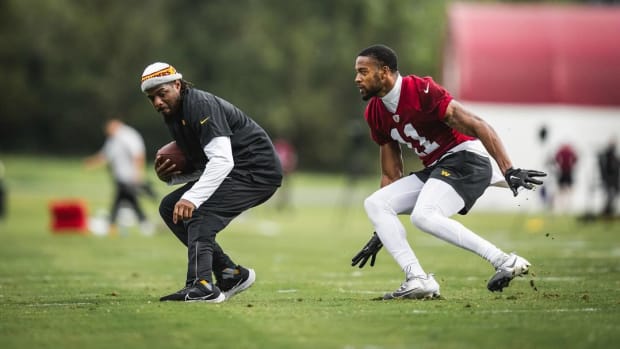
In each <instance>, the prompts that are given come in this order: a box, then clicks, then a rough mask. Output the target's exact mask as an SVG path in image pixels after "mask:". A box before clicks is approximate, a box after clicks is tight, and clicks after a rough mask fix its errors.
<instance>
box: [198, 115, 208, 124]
mask: <svg viewBox="0 0 620 349" xmlns="http://www.w3.org/2000/svg"><path fill="white" fill-rule="evenodd" d="M209 118H210V116H207V117H206V118H204V120H200V124H201V125H204V123H205V122H207V120H209Z"/></svg>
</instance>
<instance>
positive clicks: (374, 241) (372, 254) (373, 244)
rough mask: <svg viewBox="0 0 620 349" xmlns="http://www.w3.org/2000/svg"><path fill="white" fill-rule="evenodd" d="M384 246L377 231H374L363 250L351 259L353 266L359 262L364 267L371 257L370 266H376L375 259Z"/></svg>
mask: <svg viewBox="0 0 620 349" xmlns="http://www.w3.org/2000/svg"><path fill="white" fill-rule="evenodd" d="M381 247H383V243H381V239H379V237H378V236H377V233H376V232H375V233H372V237H371V238H370V240H369V241H368V242H367V243H366V245H364V248H362V250H361V251H359V252H358V253H357V254H356V255H355V257H353V258H352V259H351V266H352V267H354V266H355V265H356V264H358V263H359V267H360V268H363V267H364V265H366V262H368V259H369V258H370V266H371V267H374V266H375V259H376V258H377V252H379V250H380V249H381Z"/></svg>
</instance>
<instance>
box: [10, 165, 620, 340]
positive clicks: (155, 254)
mask: <svg viewBox="0 0 620 349" xmlns="http://www.w3.org/2000/svg"><path fill="white" fill-rule="evenodd" d="M2 160H3V162H4V164H5V166H6V169H7V178H6V185H7V187H8V190H9V212H8V216H7V218H6V219H5V220H4V221H3V222H1V223H0V347H2V348H3V349H9V348H33V347H37V348H192V347H206V348H343V349H345V348H346V349H353V348H611V347H615V346H616V345H618V343H620V292H619V290H620V263H619V262H620V225H618V224H619V223H610V222H607V223H605V222H600V223H591V224H587V225H583V224H581V223H578V222H576V220H575V219H574V218H572V217H547V216H544V215H542V214H529V215H526V214H501V215H500V214H485V213H481V212H476V211H475V210H474V212H473V213H471V214H470V215H468V216H465V217H458V219H459V220H461V221H462V222H464V224H466V225H468V226H469V227H471V228H473V229H474V230H475V231H477V232H478V233H479V234H480V235H482V236H484V237H486V238H488V239H489V240H490V241H492V242H494V243H495V244H497V245H498V246H499V247H501V248H503V249H504V250H506V251H508V252H510V251H513V250H514V251H517V252H518V253H519V254H521V255H524V256H526V257H527V258H528V259H529V260H530V262H532V263H533V268H532V270H533V273H532V275H530V276H528V277H525V278H519V279H516V280H514V281H513V283H512V284H511V286H510V287H509V288H507V289H505V291H504V292H503V293H490V292H488V291H487V290H486V287H485V286H486V280H487V279H488V277H489V276H490V275H491V274H492V272H493V270H492V268H491V267H490V266H489V265H488V264H487V263H486V262H484V261H483V260H482V259H480V258H478V257H477V256H475V255H473V254H471V253H469V252H466V251H463V250H460V249H458V248H456V247H454V246H452V245H449V244H447V243H444V242H442V241H439V240H437V239H435V238H433V237H431V236H428V235H426V234H424V233H421V232H419V231H417V230H415V229H414V228H413V227H411V225H410V224H408V222H407V221H406V217H403V221H404V222H405V224H406V226H407V227H408V230H409V240H410V242H411V244H412V246H414V248H415V250H416V253H417V255H418V257H419V258H420V260H421V261H422V263H423V266H424V267H425V269H426V270H427V271H428V272H434V273H435V275H436V278H437V280H438V281H439V283H440V285H441V292H442V298H443V299H441V300H433V301H374V300H372V299H373V298H375V297H377V296H380V295H382V294H383V292H385V291H391V290H393V289H395V288H397V287H398V286H399V284H400V282H401V281H402V273H401V272H400V270H399V268H398V267H397V265H396V264H395V262H394V261H393V260H392V258H391V257H390V256H389V255H387V254H386V252H385V251H382V252H381V253H380V254H379V256H378V258H377V264H376V265H375V267H374V268H364V269H361V270H360V269H357V268H352V267H351V266H350V259H351V257H352V256H353V255H354V254H355V253H356V252H357V250H358V249H359V248H360V247H361V246H362V245H363V244H364V243H365V242H366V241H367V239H368V238H369V236H370V232H371V227H370V224H369V222H368V220H367V218H366V216H365V214H364V212H363V209H362V203H361V201H362V198H363V197H364V196H365V195H366V194H368V193H370V192H371V191H372V190H373V189H374V187H375V184H376V183H377V181H376V179H374V178H373V179H369V180H365V181H363V182H362V183H360V184H359V186H357V187H356V188H354V189H353V190H345V189H344V188H345V187H344V183H345V181H344V180H343V179H342V178H338V177H330V176H310V175H298V176H297V177H294V178H292V179H291V183H290V184H291V185H292V186H291V189H292V192H291V195H292V198H293V206H292V207H290V208H289V209H286V210H282V211H279V210H276V209H275V203H276V201H277V199H278V198H277V197H275V198H273V199H272V201H270V202H268V203H267V204H265V205H263V206H261V207H258V208H256V209H254V210H252V211H250V212H248V213H247V214H244V215H242V216H241V217H239V218H238V219H237V220H236V221H234V222H233V223H232V224H231V225H230V226H229V227H228V228H227V229H226V230H225V231H224V232H222V233H221V234H220V236H219V237H218V241H220V243H221V244H222V245H223V246H224V247H225V248H226V249H227V251H228V252H229V253H230V254H231V256H232V257H233V258H234V259H235V260H236V261H237V262H238V263H241V264H243V265H247V266H251V267H253V268H254V269H255V270H256V272H257V282H256V284H255V285H254V286H253V287H252V288H251V289H249V290H248V291H247V292H244V293H242V294H240V295H239V296H237V297H235V298H233V299H231V300H230V301H229V302H225V303H222V304H217V305H213V304H202V303H187V304H186V303H182V302H181V303H177V302H166V303H161V302H159V301H158V298H159V297H160V296H161V295H163V294H166V293H168V292H171V291H175V290H177V289H178V288H180V287H181V286H182V282H183V281H184V276H185V259H186V251H185V249H184V247H183V246H182V245H181V244H180V243H178V242H177V240H176V239H175V238H174V237H173V236H172V234H170V233H168V232H167V231H165V229H163V227H162V226H161V225H160V226H158V230H157V233H156V234H155V235H154V236H151V237H146V236H142V235H141V234H140V233H139V231H138V230H136V229H133V228H132V229H131V230H130V231H129V232H128V234H126V235H124V236H115V237H111V236H94V235H75V234H52V232H51V231H50V228H49V226H50V219H51V218H50V214H49V212H48V205H49V203H50V201H51V200H54V199H59V198H76V197H77V198H83V199H85V200H86V201H87V202H88V204H89V208H90V210H91V213H92V212H95V211H96V210H99V209H102V208H103V209H107V206H108V204H109V200H110V199H111V197H110V196H111V193H110V191H111V186H110V181H109V179H108V177H107V174H106V173H105V171H103V170H100V171H94V172H86V171H84V170H83V169H82V168H81V163H80V162H79V160H78V159H74V160H60V159H49V158H24V157H15V156H8V157H7V156H5V157H4V158H3V159H2ZM151 175H153V174H151ZM153 176H154V175H153ZM153 178H154V177H153ZM167 190H169V188H167V187H165V186H164V185H160V184H159V183H158V184H157V191H158V192H159V194H160V196H161V195H163V194H164V193H165V192H166V191H167ZM506 195H507V196H509V195H510V194H509V193H507V194H506ZM143 203H144V205H145V207H146V208H147V210H148V213H149V215H150V216H151V217H153V218H155V219H156V218H157V216H156V207H157V203H155V202H148V201H144V202H143ZM613 343H616V344H615V345H614V344H613Z"/></svg>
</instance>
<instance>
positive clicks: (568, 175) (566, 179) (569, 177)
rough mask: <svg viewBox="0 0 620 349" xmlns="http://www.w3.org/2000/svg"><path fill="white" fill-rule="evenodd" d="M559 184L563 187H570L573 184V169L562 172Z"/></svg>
mask: <svg viewBox="0 0 620 349" xmlns="http://www.w3.org/2000/svg"><path fill="white" fill-rule="evenodd" d="M558 185H559V186H560V187H562V188H568V187H570V186H572V185H573V173H572V172H571V171H566V172H560V176H559V177H558Z"/></svg>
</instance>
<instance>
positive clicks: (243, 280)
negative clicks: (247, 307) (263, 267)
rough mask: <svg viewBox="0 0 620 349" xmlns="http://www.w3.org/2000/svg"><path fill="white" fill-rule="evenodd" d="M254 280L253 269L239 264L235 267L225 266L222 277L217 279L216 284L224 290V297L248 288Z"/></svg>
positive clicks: (227, 297) (229, 296)
mask: <svg viewBox="0 0 620 349" xmlns="http://www.w3.org/2000/svg"><path fill="white" fill-rule="evenodd" d="M254 281H256V273H255V272H254V269H246V268H244V267H242V266H240V265H238V266H237V267H236V268H234V269H233V268H226V269H224V270H223V271H222V277H221V279H219V280H218V281H217V286H218V287H219V288H220V290H222V292H224V294H225V295H226V299H229V298H231V297H232V296H234V295H236V294H237V293H240V292H243V291H245V290H247V289H248V288H250V286H252V284H254Z"/></svg>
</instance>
